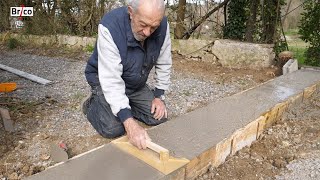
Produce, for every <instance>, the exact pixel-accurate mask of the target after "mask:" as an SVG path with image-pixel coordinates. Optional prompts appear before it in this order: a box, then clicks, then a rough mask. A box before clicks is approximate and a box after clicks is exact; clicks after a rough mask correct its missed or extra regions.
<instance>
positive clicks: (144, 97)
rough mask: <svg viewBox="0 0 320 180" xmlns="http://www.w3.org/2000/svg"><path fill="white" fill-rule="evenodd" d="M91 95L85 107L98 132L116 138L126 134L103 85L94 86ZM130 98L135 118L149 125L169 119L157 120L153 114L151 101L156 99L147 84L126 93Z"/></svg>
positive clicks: (88, 117)
mask: <svg viewBox="0 0 320 180" xmlns="http://www.w3.org/2000/svg"><path fill="white" fill-rule="evenodd" d="M91 91H92V94H91V97H90V98H89V99H88V101H87V102H86V105H85V107H84V108H86V109H85V112H86V116H87V119H88V120H89V122H90V123H91V125H92V126H93V127H94V128H95V129H96V130H97V132H98V133H99V134H100V135H101V136H103V137H106V138H115V137H118V136H121V135H123V134H125V129H124V126H123V124H122V123H121V122H120V120H119V119H118V117H116V116H114V115H113V113H112V111H111V108H110V105H109V104H108V103H107V101H106V99H105V98H104V95H103V92H102V89H101V86H96V87H93V88H92V90H91ZM126 94H127V97H128V98H129V104H130V106H131V112H132V115H133V117H134V118H135V119H137V120H139V121H141V122H143V123H145V124H147V125H149V126H155V125H158V124H161V123H163V122H165V121H166V120H167V119H166V118H162V119H161V120H156V119H154V118H153V114H151V103H152V100H153V99H154V94H153V91H152V90H151V89H150V88H149V87H148V86H147V85H145V86H144V87H143V88H141V89H140V90H137V91H134V92H130V93H126Z"/></svg>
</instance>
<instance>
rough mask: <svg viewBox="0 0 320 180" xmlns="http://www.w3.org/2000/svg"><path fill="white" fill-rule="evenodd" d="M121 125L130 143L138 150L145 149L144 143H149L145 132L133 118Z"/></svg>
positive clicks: (145, 144)
mask: <svg viewBox="0 0 320 180" xmlns="http://www.w3.org/2000/svg"><path fill="white" fill-rule="evenodd" d="M123 125H124V127H125V129H126V132H127V136H128V138H129V141H130V143H131V144H133V145H134V146H136V147H137V148H139V149H146V148H147V143H146V142H147V141H150V137H149V135H148V134H147V131H146V130H145V129H144V128H142V127H141V126H140V125H139V124H138V123H137V122H136V121H135V120H134V119H133V118H129V119H127V120H125V121H124V123H123Z"/></svg>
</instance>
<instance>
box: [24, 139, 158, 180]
mask: <svg viewBox="0 0 320 180" xmlns="http://www.w3.org/2000/svg"><path fill="white" fill-rule="evenodd" d="M163 177H164V175H163V174H161V173H160V172H158V171H157V170H156V169H153V168H152V167H150V166H148V165H147V164H145V163H144V162H142V161H140V160H138V159H136V158H135V157H133V156H131V155H128V154H126V153H124V152H122V151H121V150H120V149H118V148H116V147H115V146H114V145H112V144H108V145H105V146H103V147H102V148H99V149H97V150H95V151H92V152H90V153H88V154H85V155H83V156H80V157H78V158H75V159H71V160H69V161H67V162H65V163H63V164H61V165H58V166H55V167H52V168H49V169H47V170H45V171H43V172H41V173H39V174H36V175H33V176H30V177H29V178H27V180H56V179H59V180H89V179H90V180H91V179H92V180H98V179H101V180H102V179H103V180H128V179H132V180H142V179H161V178H163Z"/></svg>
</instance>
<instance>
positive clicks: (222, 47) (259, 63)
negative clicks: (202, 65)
mask: <svg viewBox="0 0 320 180" xmlns="http://www.w3.org/2000/svg"><path fill="white" fill-rule="evenodd" d="M8 37H15V38H17V39H18V40H19V41H22V42H24V43H25V44H27V43H28V42H33V43H36V44H40V45H42V44H49V45H50V44H56V45H66V46H69V47H72V48H86V47H87V46H94V44H95V42H96V38H91V37H77V36H67V35H52V36H34V35H19V34H9V35H8V34H0V38H1V40H2V41H4V39H7V38H8ZM172 51H175V52H177V53H179V54H181V55H183V56H185V57H187V58H189V59H192V60H196V61H205V62H210V63H213V64H219V65H222V66H226V67H233V68H243V67H246V68H263V67H269V66H270V65H272V64H273V61H274V58H275V54H274V52H273V46H272V45H270V44H254V43H244V42H238V41H231V40H225V39H219V40H197V39H189V40H176V39H173V40H172Z"/></svg>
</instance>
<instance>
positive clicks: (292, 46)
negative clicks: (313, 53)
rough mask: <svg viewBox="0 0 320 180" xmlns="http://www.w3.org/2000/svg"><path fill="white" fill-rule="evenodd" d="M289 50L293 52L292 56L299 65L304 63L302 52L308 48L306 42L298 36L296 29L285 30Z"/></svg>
mask: <svg viewBox="0 0 320 180" xmlns="http://www.w3.org/2000/svg"><path fill="white" fill-rule="evenodd" d="M285 35H286V38H287V43H288V46H289V51H291V52H293V53H294V58H295V59H297V60H298V62H299V66H301V65H304V61H305V57H304V53H305V51H306V50H307V48H308V45H309V44H308V43H306V42H304V41H303V40H302V39H300V38H299V34H298V30H297V29H290V30H288V31H286V32H285Z"/></svg>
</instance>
